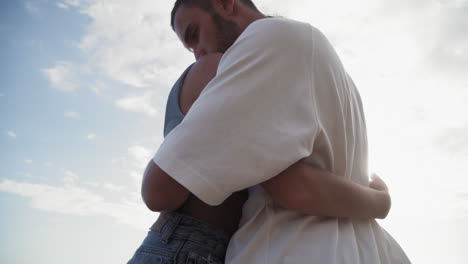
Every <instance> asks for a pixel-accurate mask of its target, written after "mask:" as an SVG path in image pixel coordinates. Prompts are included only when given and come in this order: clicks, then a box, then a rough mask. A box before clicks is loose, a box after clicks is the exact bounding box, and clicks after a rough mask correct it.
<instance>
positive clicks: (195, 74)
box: [179, 53, 222, 114]
mask: <svg viewBox="0 0 468 264" xmlns="http://www.w3.org/2000/svg"><path fill="white" fill-rule="evenodd" d="M221 57H222V54H221V53H214V54H209V55H206V56H203V57H201V58H199V59H198V61H197V62H195V63H194V64H193V65H192V67H191V68H190V70H189V72H188V73H187V76H186V77H185V80H184V84H183V85H182V90H181V93H180V99H179V100H180V108H181V111H182V113H183V114H186V113H187V112H188V111H189V109H190V107H191V106H192V104H193V103H194V102H195V101H196V100H197V99H198V96H199V95H200V93H201V92H202V90H203V89H204V88H205V86H206V85H207V84H208V83H209V82H210V81H211V79H213V78H214V77H215V76H216V72H217V69H218V64H219V60H220V59H221Z"/></svg>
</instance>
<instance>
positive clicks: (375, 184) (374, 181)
mask: <svg viewBox="0 0 468 264" xmlns="http://www.w3.org/2000/svg"><path fill="white" fill-rule="evenodd" d="M369 188H371V189H374V190H376V191H378V192H377V193H376V195H375V200H376V206H377V211H378V212H379V214H378V216H377V218H379V219H384V218H385V217H387V215H388V213H389V212H390V208H391V207H392V200H391V197H390V193H389V192H388V186H387V184H385V182H384V181H383V180H382V178H380V177H379V176H378V175H377V174H375V173H373V174H372V176H371V181H370V182H369Z"/></svg>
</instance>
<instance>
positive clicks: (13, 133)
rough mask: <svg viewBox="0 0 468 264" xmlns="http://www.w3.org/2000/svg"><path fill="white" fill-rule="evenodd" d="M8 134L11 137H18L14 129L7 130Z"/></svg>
mask: <svg viewBox="0 0 468 264" xmlns="http://www.w3.org/2000/svg"><path fill="white" fill-rule="evenodd" d="M7 135H8V136H9V137H11V138H16V133H15V132H13V131H8V132H7Z"/></svg>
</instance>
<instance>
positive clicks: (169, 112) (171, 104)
mask: <svg viewBox="0 0 468 264" xmlns="http://www.w3.org/2000/svg"><path fill="white" fill-rule="evenodd" d="M192 66H193V64H192V65H190V66H189V67H188V68H187V69H186V70H185V71H184V73H182V75H181V76H180V77H179V79H178V80H177V81H176V83H175V84H174V86H173V87H172V90H171V92H170V93H169V97H168V98H167V104H166V117H165V120H164V137H166V136H167V134H169V132H171V131H172V129H174V128H175V127H176V126H178V125H179V124H180V122H182V119H184V114H183V113H182V110H180V104H179V98H180V91H181V90H182V86H183V85H184V80H185V77H186V76H187V73H188V71H189V70H190V68H192Z"/></svg>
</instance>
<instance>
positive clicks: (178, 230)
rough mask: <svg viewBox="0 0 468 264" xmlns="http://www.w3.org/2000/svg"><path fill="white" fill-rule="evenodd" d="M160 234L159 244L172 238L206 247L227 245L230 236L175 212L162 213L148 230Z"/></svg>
mask: <svg viewBox="0 0 468 264" xmlns="http://www.w3.org/2000/svg"><path fill="white" fill-rule="evenodd" d="M150 229H151V230H153V231H157V232H160V233H161V242H163V243H169V241H170V239H171V238H172V237H174V236H177V237H179V238H184V239H189V240H191V241H193V242H198V243H204V244H205V245H206V246H208V247H210V246H219V244H225V245H226V246H227V244H228V243H229V239H230V238H231V236H230V235H229V234H228V233H227V232H225V231H223V230H221V229H219V228H216V227H213V226H211V225H209V224H207V223H204V222H202V221H200V220H198V219H195V218H193V217H190V216H187V215H183V214H180V213H176V212H162V213H161V214H160V216H159V218H158V220H157V221H156V222H155V223H154V224H153V226H151V228H150Z"/></svg>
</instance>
